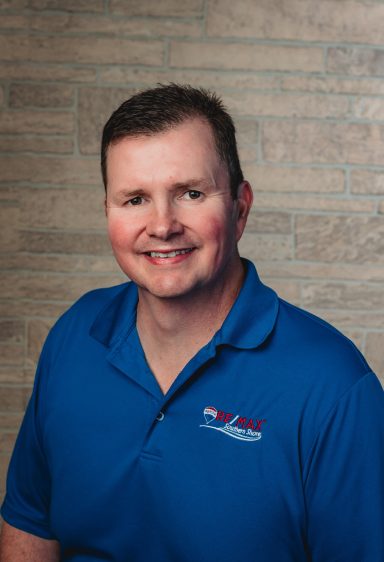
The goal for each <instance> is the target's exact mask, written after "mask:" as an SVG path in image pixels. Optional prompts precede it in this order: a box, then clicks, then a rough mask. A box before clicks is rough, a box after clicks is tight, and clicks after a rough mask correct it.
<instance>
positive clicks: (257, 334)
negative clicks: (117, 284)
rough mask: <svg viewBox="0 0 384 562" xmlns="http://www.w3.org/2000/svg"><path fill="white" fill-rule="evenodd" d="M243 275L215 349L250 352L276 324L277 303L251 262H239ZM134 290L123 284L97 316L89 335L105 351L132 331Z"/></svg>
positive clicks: (134, 307) (214, 339) (272, 292)
mask: <svg viewBox="0 0 384 562" xmlns="http://www.w3.org/2000/svg"><path fill="white" fill-rule="evenodd" d="M242 261H243V264H244V266H245V270H246V274H245V279H244V283H243V286H242V288H241V290H240V293H239V295H238V297H237V299H236V301H235V303H234V304H233V306H232V308H231V310H230V312H229V314H228V316H227V317H226V319H225V321H224V323H223V325H222V327H221V329H220V330H218V331H217V332H216V334H215V336H214V338H213V341H212V343H213V344H214V345H215V346H218V345H229V346H233V347H236V348H240V349H252V348H256V347H258V346H259V345H261V344H262V343H263V342H264V341H265V340H266V338H267V337H268V335H269V334H270V333H271V332H272V330H273V327H274V325H275V322H276V318H277V314H278V307H279V299H278V297H277V295H276V293H275V292H274V291H273V290H272V289H270V288H269V287H267V286H266V285H264V284H263V283H262V282H261V281H260V279H259V276H258V274H257V272H256V268H255V266H254V265H253V263H252V262H250V261H249V260H246V259H243V260H242ZM137 301H138V290H137V286H136V285H135V283H133V282H131V283H125V284H124V285H122V286H121V290H120V291H119V292H118V294H117V295H115V296H114V297H113V298H112V299H111V300H110V301H109V302H108V303H107V305H106V306H105V307H104V308H103V309H102V310H101V312H100V313H99V314H98V316H97V318H96V320H95V321H94V323H93V325H92V327H91V330H90V335H91V336H92V337H93V338H95V339H96V340H97V341H99V342H100V343H102V344H103V345H105V346H106V347H115V346H116V345H118V344H119V343H120V342H121V341H122V340H125V339H126V338H127V337H128V336H129V334H130V333H131V332H132V330H134V329H135V328H136V308H137Z"/></svg>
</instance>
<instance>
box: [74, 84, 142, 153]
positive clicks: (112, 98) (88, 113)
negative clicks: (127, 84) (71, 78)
mask: <svg viewBox="0 0 384 562" xmlns="http://www.w3.org/2000/svg"><path fill="white" fill-rule="evenodd" d="M136 91H137V90H136V89H132V88H131V89H111V88H98V89H91V88H83V89H82V90H81V91H80V95H79V143H80V150H81V152H82V153H84V154H99V152H100V139H101V134H102V130H103V127H104V125H105V123H106V121H107V119H108V118H109V117H110V115H111V113H112V112H113V111H114V110H115V109H117V107H118V106H119V105H120V104H121V103H123V101H125V100H126V99H128V98H129V97H130V96H131V95H132V94H134V93H136Z"/></svg>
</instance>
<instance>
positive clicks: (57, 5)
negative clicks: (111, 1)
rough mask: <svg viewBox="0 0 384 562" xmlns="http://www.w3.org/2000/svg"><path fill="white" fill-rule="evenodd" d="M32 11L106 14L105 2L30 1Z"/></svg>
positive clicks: (90, 0)
mask: <svg viewBox="0 0 384 562" xmlns="http://www.w3.org/2000/svg"><path fill="white" fill-rule="evenodd" d="M28 7H29V8H31V9H32V10H65V11H67V12H91V13H101V12H104V2H103V0H29V1H28Z"/></svg>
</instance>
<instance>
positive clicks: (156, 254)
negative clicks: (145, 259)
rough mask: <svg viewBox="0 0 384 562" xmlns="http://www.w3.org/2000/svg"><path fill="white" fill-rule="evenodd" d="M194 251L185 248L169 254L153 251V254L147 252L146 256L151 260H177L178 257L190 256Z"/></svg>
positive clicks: (171, 251)
mask: <svg viewBox="0 0 384 562" xmlns="http://www.w3.org/2000/svg"><path fill="white" fill-rule="evenodd" d="M192 250H193V248H183V249H180V250H170V251H168V252H164V251H163V252H161V251H152V252H145V254H146V255H147V256H150V257H151V258H162V259H167V258H175V257H177V256H182V255H184V254H189V253H191V252H192Z"/></svg>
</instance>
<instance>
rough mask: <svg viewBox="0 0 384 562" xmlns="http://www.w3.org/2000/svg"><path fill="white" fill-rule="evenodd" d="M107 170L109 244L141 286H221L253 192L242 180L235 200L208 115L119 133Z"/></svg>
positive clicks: (178, 291) (189, 290)
mask: <svg viewBox="0 0 384 562" xmlns="http://www.w3.org/2000/svg"><path fill="white" fill-rule="evenodd" d="M107 177H108V186H107V198H106V213H107V218H108V232H109V238H110V241H111V245H112V248H113V251H114V254H115V257H116V259H117V262H118V263H119V265H120V267H121V269H122V270H123V271H124V273H126V274H127V276H128V277H129V278H130V279H132V280H133V281H135V282H136V283H137V285H138V286H139V288H140V290H141V291H147V292H149V293H150V294H152V295H154V296H156V297H158V298H174V297H182V296H185V295H188V296H190V295H195V296H196V295H197V294H198V292H199V291H201V290H210V291H211V290H212V289H213V290H214V291H215V290H218V291H219V290H222V289H223V288H224V287H225V286H226V282H228V279H230V278H231V275H233V268H235V267H239V264H240V261H239V256H238V253H237V241H238V240H239V238H240V237H241V234H242V232H243V230H244V227H245V222H246V216H247V213H248V210H249V207H250V205H251V202H252V193H251V190H250V187H249V185H248V184H247V183H244V185H242V188H241V189H240V197H239V199H238V200H236V201H233V200H232V198H231V194H230V188H229V175H228V171H227V167H226V165H225V164H224V163H223V162H222V161H221V160H220V158H219V156H218V154H217V151H216V147H215V143H214V138H213V134H212V132H211V128H210V126H209V125H208V124H207V123H206V122H204V121H203V120H201V119H194V120H189V121H185V122H184V123H182V124H180V125H178V126H176V127H175V128H173V129H170V130H168V131H165V132H164V133H158V134H154V135H153V136H142V137H137V138H129V137H128V138H124V139H122V140H120V141H118V142H117V143H115V144H113V145H111V146H110V147H109V149H108V156H107Z"/></svg>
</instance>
